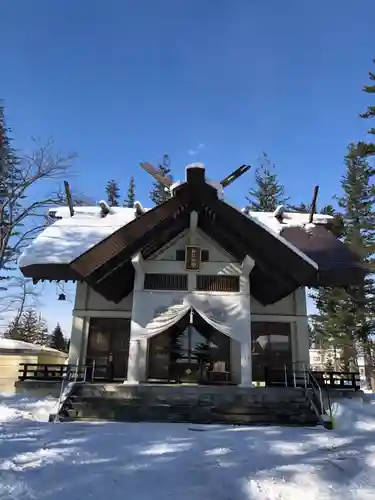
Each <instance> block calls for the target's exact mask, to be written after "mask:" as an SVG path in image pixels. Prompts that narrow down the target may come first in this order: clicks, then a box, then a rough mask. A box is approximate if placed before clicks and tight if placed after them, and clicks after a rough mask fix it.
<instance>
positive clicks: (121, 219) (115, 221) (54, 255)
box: [19, 207, 135, 267]
mask: <svg viewBox="0 0 375 500" xmlns="http://www.w3.org/2000/svg"><path fill="white" fill-rule="evenodd" d="M50 214H53V217H54V218H55V219H58V220H56V221H55V222H54V223H53V224H51V225H50V226H48V227H47V228H46V229H45V230H44V231H43V232H42V233H40V234H39V235H38V236H37V237H36V238H35V240H34V241H33V242H32V243H31V245H30V246H28V247H27V248H26V249H25V251H24V252H23V254H22V255H21V256H20V258H19V266H20V267H26V266H30V265H34V264H70V263H71V262H73V261H74V260H75V259H77V258H78V257H79V256H80V255H82V254H84V253H85V252H87V250H89V249H90V248H92V247H93V246H95V245H97V244H98V243H100V242H101V241H102V240H104V239H105V238H107V237H108V236H110V235H111V234H113V233H114V232H115V231H117V230H118V229H120V228H121V227H122V226H124V225H126V224H128V223H129V222H131V221H132V220H133V219H134V218H135V210H134V209H133V208H125V207H112V208H111V213H109V214H108V215H106V216H105V217H102V216H101V209H100V207H77V208H74V216H73V217H71V216H70V213H69V208H68V207H61V208H57V209H51V210H50Z"/></svg>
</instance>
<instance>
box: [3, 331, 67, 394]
mask: <svg viewBox="0 0 375 500" xmlns="http://www.w3.org/2000/svg"><path fill="white" fill-rule="evenodd" d="M67 357H68V355H67V354H66V353H65V352H61V351H57V350H56V349H52V348H50V347H47V346H42V345H37V344H30V343H29V342H22V341H21V340H13V339H5V338H3V337H0V392H13V390H14V384H15V382H16V381H17V380H18V377H19V376H20V375H22V373H20V371H19V370H20V367H21V365H23V364H29V365H37V364H45V365H58V364H64V363H65V361H66V359H67ZM30 368H31V366H30Z"/></svg>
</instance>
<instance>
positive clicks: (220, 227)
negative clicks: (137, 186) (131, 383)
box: [20, 168, 364, 304]
mask: <svg viewBox="0 0 375 500" xmlns="http://www.w3.org/2000/svg"><path fill="white" fill-rule="evenodd" d="M129 210H131V211H132V214H131V216H130V212H129V213H128V215H129V217H128V219H127V220H126V221H124V220H121V216H120V211H119V212H118V216H116V215H115V213H113V214H109V215H107V217H105V218H104V219H108V221H111V223H110V224H108V225H106V222H105V220H103V219H100V218H97V219H96V222H95V224H92V226H91V225H90V224H91V223H90V224H88V223H87V227H89V226H90V227H93V229H92V236H91V239H89V244H86V249H85V250H84V251H82V248H83V245H82V247H81V250H80V253H79V252H78V251H77V252H76V253H74V252H72V253H71V254H70V257H69V258H68V259H67V258H65V261H64V262H61V260H60V263H58V259H57V258H56V253H59V255H60V256H61V255H64V254H66V253H67V252H66V246H67V245H66V241H67V239H65V240H64V241H62V242H61V245H60V246H61V248H60V252H59V251H58V245H57V247H56V252H54V254H55V255H54V257H53V258H52V257H51V256H50V257H49V258H48V259H47V261H46V264H42V263H41V262H39V261H38V260H37V262H32V258H31V257H30V256H31V254H32V247H31V248H30V250H29V251H28V252H26V253H25V255H24V256H23V257H22V258H21V260H20V267H21V270H22V272H23V273H24V274H25V275H26V276H30V277H33V278H34V279H41V278H47V279H57V278H56V277H55V274H54V273H56V276H57V274H58V272H57V269H54V270H52V269H49V270H47V269H46V266H48V265H49V266H51V265H53V264H52V262H51V261H53V260H55V264H54V265H55V266H56V265H57V267H58V266H59V265H60V266H64V271H65V272H67V271H69V273H70V276H76V277H77V279H82V280H84V281H86V282H87V283H88V284H89V285H90V286H92V287H93V288H94V289H95V290H96V291H97V292H99V293H100V294H101V295H103V296H104V297H106V298H107V299H108V300H112V301H115V302H118V301H120V300H121V299H122V298H123V297H124V296H125V295H127V294H128V293H129V292H130V291H131V290H132V288H133V280H134V269H133V266H132V263H131V258H132V256H133V255H134V254H136V253H138V252H142V254H143V256H144V258H148V257H150V256H151V255H152V254H153V253H155V252H156V251H157V250H159V249H160V248H162V247H163V246H164V245H165V244H166V243H167V242H168V241H171V240H172V239H173V238H175V237H176V236H177V235H178V234H180V233H181V232H182V231H184V230H185V229H186V228H188V227H189V220H190V213H191V212H192V211H193V210H194V211H196V212H197V213H198V227H199V228H200V229H201V230H202V231H203V232H205V233H206V234H207V235H208V236H209V237H211V238H212V239H214V240H216V241H217V242H218V244H219V245H221V246H222V247H223V248H224V249H225V250H227V251H228V252H229V253H230V254H232V255H233V256H235V258H237V259H238V260H242V259H243V258H244V257H245V256H246V255H249V256H250V257H251V258H252V259H253V260H254V261H255V267H254V269H253V271H252V273H251V291H252V295H253V296H254V297H255V298H256V299H257V300H258V301H260V302H262V303H263V304H270V303H273V302H275V301H277V300H279V299H281V298H283V297H285V296H286V295H289V294H290V293H291V292H293V291H294V290H295V289H296V288H297V287H299V286H304V285H308V284H331V285H340V284H343V285H347V284H350V283H353V282H358V280H359V279H362V278H363V273H364V270H363V268H362V267H361V266H360V264H359V262H358V259H357V258H356V257H355V256H354V255H353V254H352V253H351V252H350V251H349V250H348V249H347V248H346V247H345V246H344V245H343V244H342V243H341V242H339V241H338V240H336V238H334V237H333V236H332V237H331V238H330V233H328V231H327V230H326V229H324V228H322V227H320V228H319V231H323V232H324V234H325V235H326V236H327V237H326V239H325V241H331V242H332V238H333V240H334V242H335V244H336V251H334V252H333V253H332V252H331V253H330V252H329V251H327V252H325V249H324V243H323V246H321V247H319V245H318V244H317V243H314V244H315V246H316V245H317V246H318V247H319V248H320V250H319V251H318V252H317V251H314V250H313V248H314V244H312V241H313V240H314V241H315V238H316V236H315V235H314V234H313V233H311V232H310V233H307V232H306V231H305V229H303V228H301V227H290V224H288V219H290V220H292V219H293V214H286V217H285V220H286V222H284V223H283V222H280V221H278V222H275V220H277V219H275V217H272V214H262V216H261V217H256V216H255V214H253V213H250V214H246V213H243V212H241V211H240V210H238V209H237V208H235V207H233V206H232V205H230V204H229V203H226V202H225V201H223V200H222V199H221V196H218V190H217V189H215V187H214V186H213V185H212V183H208V182H206V180H205V172H204V170H203V169H201V168H191V169H189V170H188V171H187V182H185V183H182V184H180V185H176V186H175V188H174V196H173V197H172V198H171V199H170V200H168V201H167V202H165V203H163V204H162V205H159V206H157V207H155V208H153V209H151V210H148V211H146V212H144V213H143V214H141V215H138V216H136V215H135V211H134V210H132V209H129ZM296 215H298V216H299V217H302V218H303V217H305V218H306V215H305V214H296ZM122 217H123V216H122ZM73 219H74V217H72V218H71V219H70V220H71V221H72V220H73ZM77 219H78V217H77ZM112 220H113V223H112ZM59 223H61V221H58V223H55V224H57V225H58V226H59V227H60V229H61V228H62V227H63V226H64V224H59ZM55 224H54V225H52V226H51V228H48V229H47V230H46V231H45V232H44V233H42V234H41V235H40V236H39V237H38V238H39V241H38V238H37V239H36V242H35V243H36V245H35V248H38V247H43V241H44V242H46V241H47V240H48V234H46V233H47V231H50V232H51V231H52V228H53V227H54V226H55ZM292 225H293V224H292ZM109 226H110V227H109ZM99 228H100V229H99ZM105 228H106V229H105ZM295 229H298V231H297V232H296V231H294V230H295ZM299 232H302V233H303V234H304V235H307V237H306V238H305V239H303V238H298V237H296V234H297V233H298V234H299ZM99 233H100V234H99ZM72 235H73V239H74V240H76V241H78V240H81V238H78V237H77V235H74V231H72V232H71V233H69V237H71V236H72ZM69 237H67V238H69ZM317 237H319V241H320V242H321V237H320V236H319V235H318V236H317ZM95 238H97V240H96V243H95V242H94V243H93V240H94V239H95ZM57 240H58V239H57ZM310 240H311V241H310ZM80 244H81V243H80ZM73 246H74V245H73ZM78 246H79V245H78V243H77V244H76V249H77V248H78ZM331 246H332V245H331ZM339 249H340V250H339ZM337 252H338V253H340V252H341V254H342V255H343V257H342V258H341V260H340V259H338V258H337V257H336V253H337ZM69 259H70V260H69ZM38 266H39V267H38ZM36 267H38V269H39V271H37V269H36ZM348 269H350V270H351V272H350V276H348V275H347V272H346V271H347V270H348ZM48 271H49V272H48ZM337 271H338V272H337ZM59 272H60V274H61V269H60V271H59ZM38 273H39V274H38ZM60 279H61V278H60ZM68 279H69V278H68ZM348 281H349V283H348Z"/></svg>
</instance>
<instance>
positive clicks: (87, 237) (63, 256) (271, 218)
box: [19, 202, 332, 268]
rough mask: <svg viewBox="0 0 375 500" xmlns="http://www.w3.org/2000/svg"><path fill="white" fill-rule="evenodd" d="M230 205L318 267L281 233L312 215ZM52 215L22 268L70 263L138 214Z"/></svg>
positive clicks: (322, 220) (89, 211)
mask: <svg viewBox="0 0 375 500" xmlns="http://www.w3.org/2000/svg"><path fill="white" fill-rule="evenodd" d="M226 203H228V202H226ZM228 204H229V205H231V206H232V207H233V208H235V209H236V210H239V211H241V212H242V213H243V214H244V215H246V216H247V217H249V218H251V219H252V220H254V221H255V222H257V223H258V224H259V225H261V226H263V227H265V228H266V229H267V230H268V231H269V232H270V233H271V234H273V235H274V236H275V237H276V238H277V239H282V241H283V243H285V244H286V245H287V246H289V247H292V249H293V250H294V251H295V252H296V253H298V254H301V256H303V257H304V258H305V259H308V260H309V262H310V261H311V263H312V264H313V265H314V267H316V264H315V263H314V262H313V261H312V260H311V259H309V258H308V257H307V256H305V255H304V254H302V252H300V251H299V250H298V249H296V248H295V247H294V246H293V245H291V243H289V242H288V241H287V240H285V239H284V238H282V237H281V236H280V232H281V231H282V230H283V229H284V228H286V227H305V228H308V225H309V224H308V222H309V214H302V213H294V212H285V213H283V219H282V222H280V220H278V219H277V218H276V217H275V214H274V213H272V212H246V211H245V210H243V209H242V210H240V209H239V208H238V207H236V206H234V205H232V204H230V203H228ZM146 210H149V209H146ZM50 215H51V216H53V218H54V219H56V220H55V222H54V223H52V224H51V225H50V226H48V227H47V228H46V229H45V230H44V231H43V232H42V233H41V234H39V235H38V236H37V238H36V239H35V240H34V241H33V242H32V243H31V245H30V246H29V247H27V248H26V249H25V251H24V253H23V254H22V255H21V256H20V258H19V266H20V267H21V268H22V267H26V266H30V265H36V264H70V263H71V262H73V261H74V260H75V259H77V258H78V257H79V256H80V255H82V254H84V253H85V252H87V251H88V250H89V249H90V248H92V247H94V246H95V245H97V244H98V243H100V242H101V241H102V240H104V239H106V238H107V237H108V236H110V235H111V234H113V233H114V232H115V231H117V230H118V229H120V228H121V227H123V226H124V225H126V224H129V223H130V222H131V221H132V220H134V219H135V217H136V213H135V210H134V209H133V208H125V207H111V213H109V214H107V215H106V216H105V217H103V216H102V215H101V208H100V207H98V206H91V207H89V206H87V207H76V208H74V216H73V217H71V216H70V212H69V208H68V207H60V208H57V209H51V210H50ZM330 219H332V217H330V216H327V215H321V214H316V215H314V224H327V223H328V222H329V220H330Z"/></svg>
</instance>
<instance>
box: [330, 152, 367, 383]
mask: <svg viewBox="0 0 375 500" xmlns="http://www.w3.org/2000/svg"><path fill="white" fill-rule="evenodd" d="M345 163H346V172H345V175H344V176H343V178H342V181H341V185H342V189H343V195H342V196H341V197H340V198H339V199H338V202H339V206H340V208H341V210H342V213H343V217H344V221H345V232H344V236H343V239H344V241H345V243H346V244H347V245H348V246H349V247H350V248H351V250H352V251H354V252H355V253H356V254H357V255H358V256H359V257H360V259H361V261H362V262H363V264H364V265H365V266H366V267H367V268H368V269H369V272H368V274H367V275H366V277H365V279H364V282H363V283H362V284H361V285H358V286H351V287H349V289H348V294H347V298H346V301H345V310H346V311H348V314H350V315H351V320H350V322H349V328H348V331H350V329H352V331H353V343H354V344H356V345H359V346H360V348H361V350H362V352H363V354H364V356H365V368H366V377H367V380H368V382H370V381H371V384H372V386H373V389H375V375H374V359H373V352H372V341H371V339H372V335H373V334H374V333H375V321H374V320H375V280H374V277H373V274H372V273H373V272H374V270H375V257H374V252H375V210H374V208H375V184H374V178H375V177H374V176H375V170H374V169H373V168H372V167H371V165H370V164H369V163H368V161H366V159H365V158H363V157H362V155H361V154H360V153H359V146H358V144H350V145H349V148H348V154H347V156H346V159H345Z"/></svg>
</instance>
